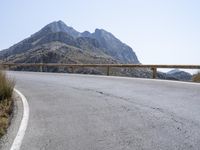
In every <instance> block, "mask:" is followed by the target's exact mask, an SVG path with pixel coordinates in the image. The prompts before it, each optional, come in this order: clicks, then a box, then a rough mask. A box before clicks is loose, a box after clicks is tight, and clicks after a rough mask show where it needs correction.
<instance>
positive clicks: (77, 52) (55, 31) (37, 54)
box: [0, 21, 176, 79]
mask: <svg viewBox="0 0 200 150" xmlns="http://www.w3.org/2000/svg"><path fill="white" fill-rule="evenodd" d="M0 62H7V63H8V62H11V63H68V64H70V63H71V64H112V63H115V64H117V63H124V64H127V63H128V64H139V63H140V62H139V60H138V58H137V56H136V54H135V52H134V51H133V50H132V48H131V47H129V46H128V45H126V44H124V43H123V42H121V41H120V40H119V39H117V38H116V37H115V36H114V35H113V34H112V33H109V32H107V31H105V30H103V29H96V30H95V32H94V33H90V32H88V31H85V32H83V33H80V32H78V31H76V30H75V29H73V28H72V27H69V26H67V25H66V24H65V23H64V22H62V21H57V22H56V21H55V22H52V23H50V24H48V25H46V26H45V27H43V28H42V29H41V30H40V31H38V32H36V33H35V34H33V35H31V36H30V37H28V38H26V39H24V40H22V41H21V42H19V43H17V44H15V45H13V46H11V47H10V48H8V49H5V50H2V51H0ZM13 69H14V70H29V71H38V70H39V69H38V68H36V67H27V68H26V67H15V68H13ZM45 71H52V72H70V70H69V68H58V67H47V68H45ZM75 72H77V73H93V74H105V70H104V69H102V68H96V69H94V68H93V69H91V68H84V69H83V68H77V69H76V70H75ZM111 74H112V75H122V76H131V77H132V76H134V77H145V78H151V76H152V71H151V70H150V69H141V68H135V69H128V68H126V69H124V68H122V69H119V68H113V69H112V71H111ZM158 78H162V79H176V78H174V76H168V75H167V74H165V73H161V72H159V73H158Z"/></svg>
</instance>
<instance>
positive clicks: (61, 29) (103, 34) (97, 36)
mask: <svg viewBox="0 0 200 150" xmlns="http://www.w3.org/2000/svg"><path fill="white" fill-rule="evenodd" d="M61 33H62V34H61ZM64 33H66V34H64ZM59 35H60V38H59V37H58V36H59ZM61 35H62V36H61ZM48 36H51V37H53V36H54V38H52V39H51V40H54V41H55V40H57V41H61V42H63V41H66V39H68V41H69V40H71V41H73V40H74V41H75V40H76V39H80V38H82V39H84V38H85V41H90V42H93V43H96V46H97V48H99V49H101V50H102V52H104V53H105V54H107V55H109V56H111V57H113V58H114V59H116V60H117V61H119V63H136V64H138V63H140V62H139V60H138V58H137V56H136V54H135V52H134V51H133V50H132V48H131V47H129V46H127V45H126V44H124V43H122V42H121V41H120V40H119V39H117V38H116V37H115V36H114V35H113V34H111V33H110V32H107V31H106V30H104V29H96V30H95V32H94V33H90V32H89V31H85V32H82V33H81V32H78V31H77V30H75V29H74V28H73V27H69V26H67V25H66V24H65V23H64V22H62V21H54V22H51V23H49V24H47V25H46V26H44V27H43V28H42V29H41V30H39V31H38V32H36V33H35V34H32V35H31V36H30V37H28V38H26V39H24V40H22V41H20V42H19V43H17V44H14V45H13V46H11V47H10V48H8V49H5V50H3V51H1V52H0V56H1V57H3V56H2V55H4V56H5V57H8V56H10V55H12V54H13V53H14V54H18V53H21V52H25V51H26V50H28V49H31V48H34V46H37V44H43V43H42V41H45V40H44V39H50V37H48ZM88 38H91V39H90V40H88ZM95 40H96V41H95ZM46 42H48V41H46ZM67 44H69V43H67ZM73 45H74V43H73Z"/></svg>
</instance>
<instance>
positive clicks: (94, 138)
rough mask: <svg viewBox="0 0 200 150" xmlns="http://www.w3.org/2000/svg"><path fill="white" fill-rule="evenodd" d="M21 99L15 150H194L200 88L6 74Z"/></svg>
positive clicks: (199, 134)
mask: <svg viewBox="0 0 200 150" xmlns="http://www.w3.org/2000/svg"><path fill="white" fill-rule="evenodd" d="M9 75H10V76H11V77H14V78H15V80H16V82H17V83H16V88H17V89H18V90H20V91H21V92H22V93H23V94H24V95H25V96H26V98H27V100H28V103H29V107H30V118H29V122H28V127H27V130H26V134H25V137H24V139H23V142H22V146H21V150H199V149H200V84H188V83H179V82H166V81H158V80H144V79H131V78H118V77H102V76H90V75H73V74H54V73H31V72H9Z"/></svg>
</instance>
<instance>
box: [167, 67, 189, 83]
mask: <svg viewBox="0 0 200 150" xmlns="http://www.w3.org/2000/svg"><path fill="white" fill-rule="evenodd" d="M167 75H168V76H171V77H174V78H176V79H177V80H182V81H191V80H192V75H191V74H190V73H188V72H185V71H181V70H179V69H173V70H171V71H169V72H167Z"/></svg>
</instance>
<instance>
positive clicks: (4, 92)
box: [0, 71, 15, 101]
mask: <svg viewBox="0 0 200 150" xmlns="http://www.w3.org/2000/svg"><path fill="white" fill-rule="evenodd" d="M14 85H15V83H14V81H11V80H9V79H8V78H7V77H6V74H5V73H4V72H2V71H0V101H1V100H4V99H8V98H11V97H12V92H13V88H14Z"/></svg>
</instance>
